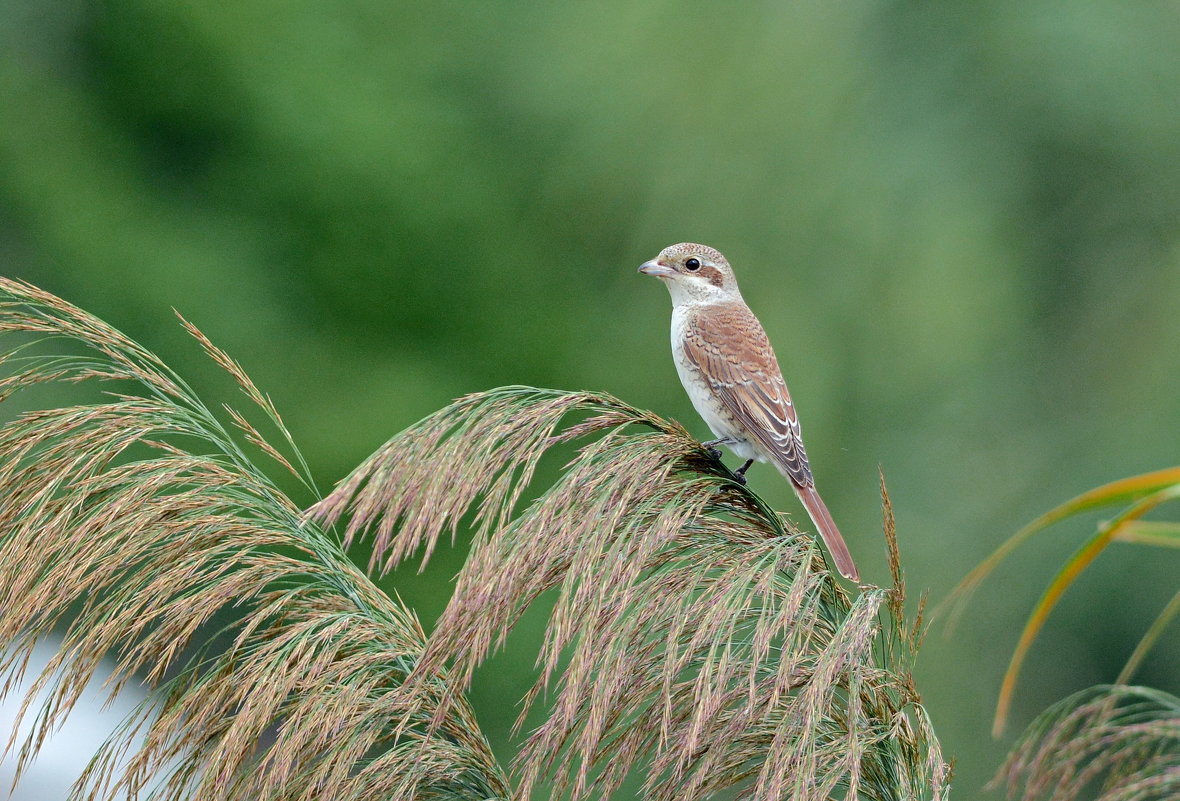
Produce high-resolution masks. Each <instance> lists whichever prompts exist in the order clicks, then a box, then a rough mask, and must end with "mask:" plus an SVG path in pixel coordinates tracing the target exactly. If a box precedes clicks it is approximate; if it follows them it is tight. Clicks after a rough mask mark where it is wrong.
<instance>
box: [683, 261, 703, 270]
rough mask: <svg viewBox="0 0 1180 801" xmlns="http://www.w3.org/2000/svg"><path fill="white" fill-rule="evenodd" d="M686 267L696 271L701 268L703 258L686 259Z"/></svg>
mask: <svg viewBox="0 0 1180 801" xmlns="http://www.w3.org/2000/svg"><path fill="white" fill-rule="evenodd" d="M684 269H686V270H691V271H692V272H694V273H695V272H696V271H697V270H699V269H701V260H700V259H689V260H688V261H686V262H685V263H684Z"/></svg>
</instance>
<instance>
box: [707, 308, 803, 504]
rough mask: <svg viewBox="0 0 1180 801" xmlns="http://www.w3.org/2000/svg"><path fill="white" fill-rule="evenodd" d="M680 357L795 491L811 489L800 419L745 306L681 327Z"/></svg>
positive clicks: (719, 311) (715, 311) (711, 310)
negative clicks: (784, 476)
mask: <svg viewBox="0 0 1180 801" xmlns="http://www.w3.org/2000/svg"><path fill="white" fill-rule="evenodd" d="M684 354H685V356H686V358H687V359H688V361H689V362H690V363H691V364H693V365H694V366H695V367H696V368H697V369H698V370H700V372H701V375H702V376H703V377H704V379H705V380H706V381H707V382H708V384H709V387H710V388H711V389H712V390H713V392H714V393H715V394H716V396H717V397H718V398H719V399H720V401H721V404H722V405H723V406H724V408H725V409H726V410H727V411H728V412H729V413H730V414H731V415H732V416H733V418H734V420H735V421H736V422H737V423H738V424H739V425H741V427H742V428H744V429H745V430H746V431H747V432H748V433H749V435H750V436H751V437H753V438H754V439H756V440H757V441H758V443H759V444H761V446H762V449H763V450H765V451H766V453H767V455H768V456H770V457H771V458H772V459H773V460H774V462H775V463H776V464H777V465H778V466H779V467H780V468H781V469H782V470H783V471H784V472H785V473H786V474H787V476H789V477H790V479H791V480H792V481H794V482H795V483H796V484H798V485H799V486H800V487H810V486H814V485H815V480H814V479H813V478H812V475H811V468H810V467H809V466H808V464H807V452H806V451H805V450H804V449H803V435H802V432H801V430H800V428H799V416H798V415H797V414H796V413H795V406H794V404H793V403H792V402H791V396H790V394H789V393H788V392H787V384H786V382H785V381H783V375H782V372H781V371H780V370H779V366H778V360H777V359H776V358H775V356H774V350H773V349H772V348H771V347H770V341H769V340H768V339H767V338H766V332H765V331H764V330H763V329H762V324H761V323H759V322H758V318H757V317H755V316H754V313H753V312H751V311H750V310H749V308H747V307H746V305H745V304H744V303H732V304H725V305H717V306H712V307H709V308H707V309H705V310H702V311H700V312H699V313H697V314H695V315H693V317H692V319H691V320H690V321H689V323H688V325H687V326H686V327H685V337H684Z"/></svg>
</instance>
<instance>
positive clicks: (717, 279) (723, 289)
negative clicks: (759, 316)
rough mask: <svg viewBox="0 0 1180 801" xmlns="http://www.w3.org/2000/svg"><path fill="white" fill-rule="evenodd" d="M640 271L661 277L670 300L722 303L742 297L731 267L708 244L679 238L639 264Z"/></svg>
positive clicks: (675, 301) (677, 301)
mask: <svg viewBox="0 0 1180 801" xmlns="http://www.w3.org/2000/svg"><path fill="white" fill-rule="evenodd" d="M639 272H641V273H643V274H644V275H651V276H655V277H656V278H659V279H660V280H662V281H663V282H664V283H665V284H666V285H667V286H668V291H669V292H670V293H671V294H672V303H673V304H675V305H680V304H682V303H725V302H728V301H734V300H741V297H742V295H741V293H740V292H739V291H738V285H737V279H736V278H734V276H733V268H732V267H730V266H729V262H728V261H726V260H725V257H724V256H722V255H721V254H720V253H718V252H717V251H716V250H714V249H713V248H711V247H708V246H707V245H695V244H693V243H692V242H681V243H680V244H679V245H671V246H669V247H666V248H664V249H663V250H661V251H660V255H658V256H656V257H655V258H654V259H652V260H651V261H645V262H644V263H643V264H641V265H640V266H639Z"/></svg>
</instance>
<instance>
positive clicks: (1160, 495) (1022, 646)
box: [992, 484, 1180, 737]
mask: <svg viewBox="0 0 1180 801" xmlns="http://www.w3.org/2000/svg"><path fill="white" fill-rule="evenodd" d="M1108 486H1110V485H1108ZM1177 497H1180V485H1177V484H1171V485H1167V486H1166V487H1165V489H1163V490H1162V491H1158V492H1156V493H1155V494H1153V495H1150V496H1148V497H1147V498H1144V499H1142V500H1140V501H1138V502H1137V503H1135V504H1133V505H1132V506H1130V507H1129V508H1128V509H1127V510H1126V511H1124V512H1122V513H1121V514H1119V515H1118V516H1117V517H1115V518H1114V519H1113V520H1111V521H1110V522H1108V523H1105V524H1103V525H1102V526H1100V527H1099V529H1098V532H1097V533H1096V534H1095V535H1094V536H1093V537H1091V538H1090V539H1089V540H1088V541H1087V542H1086V543H1085V544H1083V545H1082V547H1081V548H1079V549H1078V550H1077V552H1076V553H1074V555H1073V556H1072V557H1070V558H1069V560H1068V561H1067V562H1066V563H1065V565H1064V566H1062V568H1061V570H1059V571H1058V572H1057V574H1056V575H1055V576H1054V577H1053V580H1052V581H1051V582H1050V583H1049V586H1048V588H1047V589H1046V590H1045V593H1044V595H1042V596H1041V599H1040V600H1039V601H1038V602H1037V605H1036V606H1035V607H1034V608H1033V611H1032V613H1031V614H1030V615H1029V618H1028V621H1027V622H1026V623H1025V624H1024V630H1023V631H1022V632H1021V634H1020V640H1019V642H1018V643H1017V645H1016V649H1015V650H1014V651H1013V653H1012V659H1011V660H1010V661H1009V663H1008V670H1007V671H1006V672H1005V673H1004V681H1003V684H1002V685H1001V687H1000V695H999V699H998V701H997V702H996V716H995V719H994V721H993V723H992V735H993V736H995V737H999V736H1000V734H1002V733H1003V730H1004V726H1005V725H1006V723H1007V719H1008V710H1009V708H1010V707H1011V704H1012V694H1013V692H1014V691H1015V689H1016V681H1017V678H1018V677H1019V675H1020V668H1021V666H1022V665H1023V663H1024V658H1025V656H1027V654H1028V651H1029V649H1030V648H1031V647H1032V644H1033V642H1034V641H1035V640H1036V638H1037V634H1039V633H1040V630H1041V628H1042V626H1044V623H1045V621H1046V620H1047V619H1048V617H1049V613H1050V612H1051V611H1052V610H1053V607H1054V606H1056V605H1057V601H1058V600H1060V598H1061V596H1062V595H1063V594H1064V593H1065V591H1066V589H1068V588H1069V585H1070V584H1072V583H1073V581H1074V579H1076V578H1077V577H1078V576H1079V575H1080V574H1081V573H1082V571H1083V570H1085V569H1086V568H1087V567H1088V566H1089V565H1090V563H1092V562H1093V561H1094V560H1095V559H1096V558H1097V557H1098V555H1099V554H1100V553H1102V551H1104V550H1105V549H1106V546H1107V545H1109V544H1110V543H1111V542H1112V541H1114V540H1115V539H1117V538H1118V537H1119V533H1120V532H1121V531H1122V529H1123V528H1124V527H1125V526H1126V525H1128V524H1129V523H1131V522H1133V521H1136V520H1138V519H1139V518H1141V517H1142V516H1143V515H1145V514H1147V513H1148V512H1150V511H1151V510H1152V509H1155V508H1156V507H1157V506H1159V505H1160V504H1162V503H1166V502H1167V501H1170V500H1173V499H1175V498H1177Z"/></svg>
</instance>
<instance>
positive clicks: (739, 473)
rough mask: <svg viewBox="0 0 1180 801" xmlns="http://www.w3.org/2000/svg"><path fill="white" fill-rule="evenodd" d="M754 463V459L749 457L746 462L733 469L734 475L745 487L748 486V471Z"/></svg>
mask: <svg viewBox="0 0 1180 801" xmlns="http://www.w3.org/2000/svg"><path fill="white" fill-rule="evenodd" d="M752 464H754V460H753V459H747V460H746V463H745V464H744V465H742V466H741V467H739V468H738V469H737V470H734V471H733V477H734V478H735V479H737V483H739V484H741V485H742V486H743V487H744V486H746V471H747V470H749V469H750V465H752Z"/></svg>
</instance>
